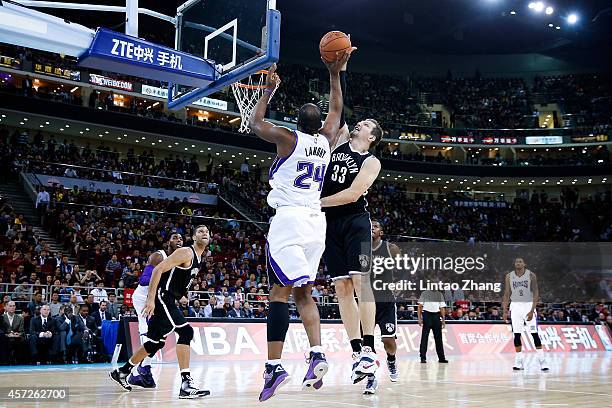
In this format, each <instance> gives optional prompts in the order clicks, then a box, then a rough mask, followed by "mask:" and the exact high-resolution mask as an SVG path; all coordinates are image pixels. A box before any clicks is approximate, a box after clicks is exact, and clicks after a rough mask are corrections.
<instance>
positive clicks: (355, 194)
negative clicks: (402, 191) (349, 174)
mask: <svg viewBox="0 0 612 408" xmlns="http://www.w3.org/2000/svg"><path fill="white" fill-rule="evenodd" d="M380 168H381V166H380V160H378V159H377V158H376V157H374V156H371V157H369V158H368V159H366V161H365V162H364V163H363V166H362V167H361V170H359V174H357V177H355V180H353V182H352V183H351V185H350V187H349V188H347V189H344V190H342V191H340V192H338V193H336V194H334V195H331V196H329V197H324V198H322V199H321V207H336V206H339V205H344V204H348V203H354V202H355V201H357V200H358V199H359V197H361V196H362V195H363V194H364V193H365V192H366V191H368V189H369V188H370V186H372V184H374V181H376V178H377V177H378V173H380Z"/></svg>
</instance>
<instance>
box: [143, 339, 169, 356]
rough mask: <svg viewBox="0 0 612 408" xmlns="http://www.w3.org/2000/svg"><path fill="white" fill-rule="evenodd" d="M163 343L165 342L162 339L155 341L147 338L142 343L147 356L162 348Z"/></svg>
mask: <svg viewBox="0 0 612 408" xmlns="http://www.w3.org/2000/svg"><path fill="white" fill-rule="evenodd" d="M165 344H166V342H164V341H163V340H161V341H158V342H157V343H155V342H154V341H152V340H147V341H145V343H144V344H143V347H144V349H145V350H146V351H147V353H149V357H153V356H154V355H155V353H157V352H158V351H159V350H161V349H163V348H164V345H165Z"/></svg>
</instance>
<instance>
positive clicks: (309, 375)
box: [302, 351, 329, 390]
mask: <svg viewBox="0 0 612 408" xmlns="http://www.w3.org/2000/svg"><path fill="white" fill-rule="evenodd" d="M306 362H307V363H309V365H308V371H307V372H306V376H305V377H304V381H302V390H309V389H313V388H314V389H315V390H318V389H319V388H321V386H322V385H323V376H324V375H325V374H327V370H328V369H329V365H328V364H327V360H325V354H323V353H314V352H312V351H311V352H310V356H309V357H308V358H307V359H306Z"/></svg>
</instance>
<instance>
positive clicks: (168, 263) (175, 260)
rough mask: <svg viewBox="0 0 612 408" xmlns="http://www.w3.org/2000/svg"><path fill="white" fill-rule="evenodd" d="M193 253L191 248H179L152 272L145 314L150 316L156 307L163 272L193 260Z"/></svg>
mask: <svg viewBox="0 0 612 408" xmlns="http://www.w3.org/2000/svg"><path fill="white" fill-rule="evenodd" d="M191 257H192V253H191V249H190V248H179V249H177V250H176V251H174V252H173V253H172V255H170V256H169V257H167V258H166V259H164V260H163V261H161V262H160V263H159V264H157V266H156V267H155V268H154V269H153V272H151V280H150V281H149V293H148V294H147V304H146V306H145V308H144V310H143V314H144V315H145V316H147V317H150V316H151V315H152V314H153V310H154V309H155V292H156V291H157V286H158V285H159V280H160V279H161V275H162V273H166V272H168V271H170V270H171V269H172V268H174V267H175V266H180V265H184V264H186V263H188V262H190V261H191Z"/></svg>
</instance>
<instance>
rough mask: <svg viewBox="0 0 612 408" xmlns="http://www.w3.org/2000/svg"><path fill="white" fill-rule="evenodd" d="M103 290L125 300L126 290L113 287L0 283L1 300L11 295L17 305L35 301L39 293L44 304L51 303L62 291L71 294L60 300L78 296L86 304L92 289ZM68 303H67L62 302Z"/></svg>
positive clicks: (79, 301)
mask: <svg viewBox="0 0 612 408" xmlns="http://www.w3.org/2000/svg"><path fill="white" fill-rule="evenodd" d="M95 288H98V289H103V290H105V291H106V294H107V295H109V294H111V293H114V294H115V295H116V296H117V300H120V299H121V300H122V299H123V291H124V290H125V289H124V288H111V287H98V286H80V285H74V286H66V287H63V286H61V285H60V286H56V285H35V284H25V283H23V284H19V283H0V299H3V298H4V296H6V295H9V296H10V297H11V300H12V301H14V302H15V303H16V304H20V305H21V304H25V305H26V306H25V307H27V304H29V303H30V302H31V301H32V300H34V295H35V294H36V293H37V292H40V294H41V295H42V302H46V303H49V302H51V296H52V294H53V292H56V291H60V290H61V289H67V290H70V293H61V294H60V299H61V298H63V299H65V298H66V297H68V300H69V299H70V296H71V295H72V294H74V295H76V296H77V302H78V303H79V304H83V303H84V299H83V297H87V295H89V293H90V292H91V290H92V289H95ZM60 303H67V302H60Z"/></svg>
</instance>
